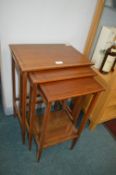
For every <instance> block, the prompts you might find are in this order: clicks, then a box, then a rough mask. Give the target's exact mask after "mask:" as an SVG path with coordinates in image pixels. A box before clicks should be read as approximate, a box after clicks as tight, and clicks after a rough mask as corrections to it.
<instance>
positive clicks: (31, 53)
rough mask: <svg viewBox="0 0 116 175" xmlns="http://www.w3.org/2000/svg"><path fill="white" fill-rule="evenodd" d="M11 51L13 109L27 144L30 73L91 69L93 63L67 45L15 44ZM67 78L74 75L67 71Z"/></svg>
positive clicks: (11, 46)
mask: <svg viewBox="0 0 116 175" xmlns="http://www.w3.org/2000/svg"><path fill="white" fill-rule="evenodd" d="M10 50H11V55H12V80H13V83H12V85H13V88H12V89H13V108H14V113H15V114H16V115H18V117H19V120H20V122H21V126H22V141H23V143H25V132H26V125H25V123H26V121H25V119H26V96H27V77H28V73H30V72H35V71H36V72H37V71H43V70H48V73H49V70H52V69H53V70H55V69H61V68H62V69H67V68H73V67H83V66H84V67H86V66H87V67H89V66H90V65H91V63H90V61H89V60H88V59H87V58H86V57H85V56H84V55H83V54H81V53H80V52H79V51H77V50H76V49H74V48H73V47H72V46H67V45H65V44H13V45H10ZM15 68H16V69H17V70H18V71H19V75H20V97H19V98H17V97H16V87H15V86H16V85H15ZM67 76H70V77H71V76H72V75H71V74H70V75H69V74H68V71H67ZM67 76H66V77H67ZM60 78H61V77H59V78H58V79H60ZM64 78H65V77H64ZM61 79H62V78H61ZM17 100H20V105H19V108H18V106H17V104H16V101H17Z"/></svg>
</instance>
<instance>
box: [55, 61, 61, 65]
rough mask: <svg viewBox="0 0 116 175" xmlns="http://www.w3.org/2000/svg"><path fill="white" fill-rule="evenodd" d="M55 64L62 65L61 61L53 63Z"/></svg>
mask: <svg viewBox="0 0 116 175" xmlns="http://www.w3.org/2000/svg"><path fill="white" fill-rule="evenodd" d="M55 64H63V61H55Z"/></svg>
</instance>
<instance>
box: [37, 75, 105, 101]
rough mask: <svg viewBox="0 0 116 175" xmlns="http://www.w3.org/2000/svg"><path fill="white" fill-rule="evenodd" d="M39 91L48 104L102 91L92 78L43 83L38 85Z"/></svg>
mask: <svg viewBox="0 0 116 175" xmlns="http://www.w3.org/2000/svg"><path fill="white" fill-rule="evenodd" d="M40 89H41V90H42V92H43V93H44V95H45V96H46V97H47V101H49V102H50V101H56V100H61V99H62V100H64V99H68V98H70V97H76V96H83V95H87V94H92V93H95V92H100V91H102V90H104V89H103V87H102V86H101V85H100V84H99V83H98V82H97V81H96V80H95V79H94V78H82V79H70V80H67V81H65V80H64V81H57V82H50V83H43V84H41V85H40Z"/></svg>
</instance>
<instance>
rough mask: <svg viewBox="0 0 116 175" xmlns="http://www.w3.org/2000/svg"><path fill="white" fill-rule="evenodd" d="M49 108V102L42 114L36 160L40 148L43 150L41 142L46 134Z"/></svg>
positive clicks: (39, 156)
mask: <svg viewBox="0 0 116 175" xmlns="http://www.w3.org/2000/svg"><path fill="white" fill-rule="evenodd" d="M50 108H51V103H48V104H47V106H46V109H45V113H44V116H43V123H42V130H41V136H40V146H39V147H38V153H37V159H38V161H39V160H40V158H41V154H42V150H43V144H44V140H45V136H46V132H47V125H48V122H49V112H50Z"/></svg>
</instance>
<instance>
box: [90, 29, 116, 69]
mask: <svg viewBox="0 0 116 175" xmlns="http://www.w3.org/2000/svg"><path fill="white" fill-rule="evenodd" d="M115 36H116V28H112V27H105V26H104V27H103V28H102V30H101V34H100V36H99V39H98V42H97V45H96V49H95V51H94V54H93V57H92V62H93V63H94V64H95V65H94V66H95V68H97V69H99V68H100V66H101V64H102V61H103V58H104V54H103V53H102V51H103V50H107V49H108V48H109V47H110V46H111V44H112V42H113V39H114V37H115Z"/></svg>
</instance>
